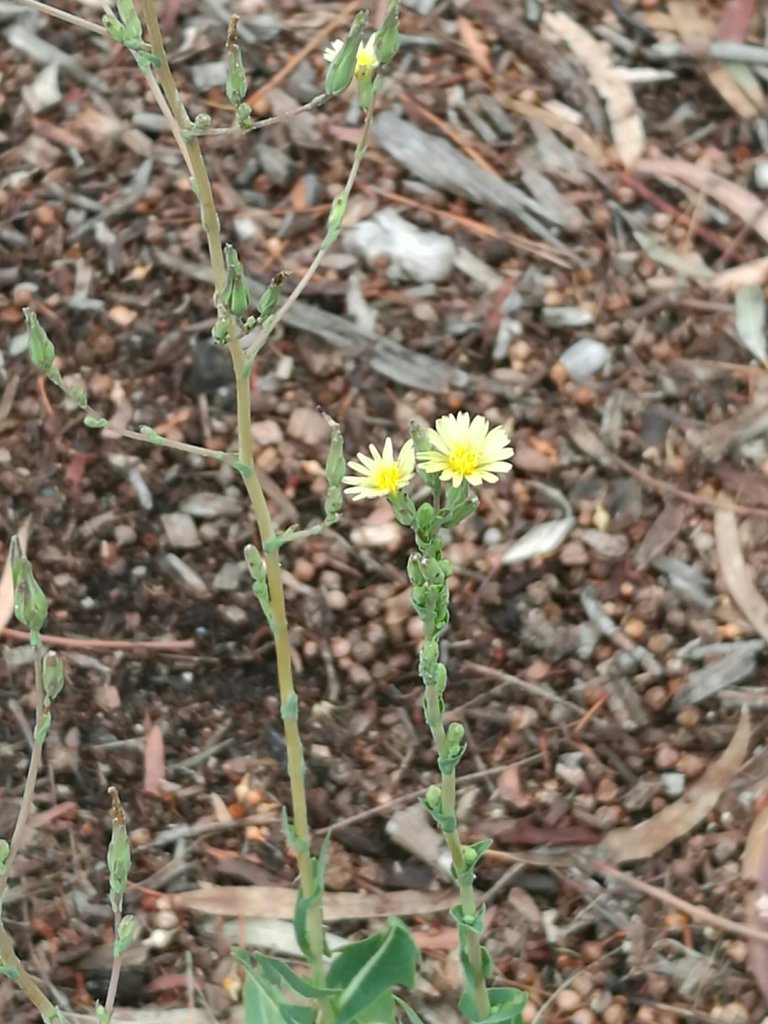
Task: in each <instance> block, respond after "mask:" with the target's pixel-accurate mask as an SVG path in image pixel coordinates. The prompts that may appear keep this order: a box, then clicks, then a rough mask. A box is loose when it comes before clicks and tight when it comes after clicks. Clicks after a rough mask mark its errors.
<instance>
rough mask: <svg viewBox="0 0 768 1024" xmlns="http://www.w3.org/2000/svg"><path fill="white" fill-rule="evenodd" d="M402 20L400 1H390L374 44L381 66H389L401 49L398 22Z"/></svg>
mask: <svg viewBox="0 0 768 1024" xmlns="http://www.w3.org/2000/svg"><path fill="white" fill-rule="evenodd" d="M399 18H400V0H389V4H388V5H387V13H386V14H385V15H384V21H383V22H382V24H381V28H380V29H379V30H378V32H377V33H376V36H375V41H374V44H373V47H374V51H375V53H376V57H377V59H378V61H379V64H381V65H382V66H383V65H384V64H389V62H390V61H391V60H392V58H393V57H394V56H395V54H396V53H397V51H398V50H399V49H400V32H399V31H398V21H399Z"/></svg>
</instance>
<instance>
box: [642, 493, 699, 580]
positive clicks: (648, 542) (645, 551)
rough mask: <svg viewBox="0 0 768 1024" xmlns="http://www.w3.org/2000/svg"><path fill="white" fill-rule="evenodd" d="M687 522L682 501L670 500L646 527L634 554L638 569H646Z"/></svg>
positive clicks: (685, 509)
mask: <svg viewBox="0 0 768 1024" xmlns="http://www.w3.org/2000/svg"><path fill="white" fill-rule="evenodd" d="M687 522H688V508H687V506H686V505H685V504H684V503H683V502H682V501H670V502H668V503H667V504H666V505H665V506H664V508H663V509H662V510H661V512H660V514H659V515H657V516H656V518H655V519H654V520H653V522H652V523H651V525H650V526H649V528H648V533H646V535H645V536H644V537H643V539H642V541H641V542H640V544H639V546H638V548H637V551H636V552H635V555H634V561H635V565H636V566H637V568H638V569H640V570H643V569H647V568H648V566H649V565H650V564H651V562H652V561H653V560H654V558H656V556H657V555H660V554H661V553H662V552H663V551H666V549H667V548H668V547H669V545H670V544H671V543H672V541H673V540H674V539H675V537H676V536H677V535H678V533H679V532H680V530H681V529H682V528H683V526H684V525H685V524H686V523H687Z"/></svg>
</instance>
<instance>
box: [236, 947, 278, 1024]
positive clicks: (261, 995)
mask: <svg viewBox="0 0 768 1024" xmlns="http://www.w3.org/2000/svg"><path fill="white" fill-rule="evenodd" d="M240 963H243V961H242V960H240ZM243 966H245V968H246V972H245V982H244V984H243V1024H285V1017H284V1016H283V1013H282V1010H281V1006H280V998H279V995H278V993H277V992H275V990H274V988H273V987H272V985H270V984H269V982H267V981H266V980H265V979H264V978H260V977H259V976H258V975H257V974H256V973H255V972H254V970H253V968H252V967H250V965H248V964H244V965H243Z"/></svg>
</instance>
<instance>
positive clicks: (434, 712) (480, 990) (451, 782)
mask: <svg viewBox="0 0 768 1024" xmlns="http://www.w3.org/2000/svg"><path fill="white" fill-rule="evenodd" d="M425 701H426V705H427V707H426V709H425V710H426V716H425V717H427V718H428V719H432V720H433V721H436V724H435V725H434V726H432V727H430V729H431V732H432V739H433V741H434V744H435V750H436V751H437V756H438V758H443V757H447V756H448V747H449V744H448V737H447V736H446V733H445V726H444V724H443V722H442V721H441V720H440V698H439V696H438V693H437V687H435V686H431V685H427V686H426V691H425ZM433 716H434V717H433ZM440 788H441V791H442V813H443V814H444V815H445V816H446V817H447V818H453V819H454V821H455V820H456V770H455V769H453V770H451V771H449V772H441V775H440ZM443 836H444V837H445V843H446V846H447V847H448V850H449V852H450V854H451V863H452V864H453V870H454V872H455V874H456V878H457V885H458V889H459V900H460V902H461V911H462V913H463V914H464V916H465V917H466V918H467V920H471V919H472V918H474V917H475V916H476V914H477V902H476V900H475V891H474V889H473V887H472V883H471V882H468V881H466V869H465V866H464V857H463V850H462V845H461V840H460V839H459V833H458V831H457V830H456V829H455V828H454V829H453V830H451V831H450V832H449V831H446V830H443ZM467 952H468V955H469V962H470V965H471V967H472V983H473V992H474V999H475V1006H476V1008H477V1009H478V1011H479V1012H480V1014H481V1015H482V1016H483V1017H487V1016H488V1014H489V1013H490V1009H491V1008H490V1003H489V1002H488V991H487V989H486V985H485V975H484V973H483V958H482V953H481V942H480V936H479V935H478V934H477V932H475V931H468V934H467Z"/></svg>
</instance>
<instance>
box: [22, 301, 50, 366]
mask: <svg viewBox="0 0 768 1024" xmlns="http://www.w3.org/2000/svg"><path fill="white" fill-rule="evenodd" d="M24 319H25V320H26V322H27V336H28V344H29V358H30V359H31V360H32V363H33V365H34V366H36V367H37V369H38V370H41V371H42V372H43V373H48V372H49V371H50V370H51V368H52V367H53V360H54V359H55V358H56V349H55V348H54V347H53V342H52V341H51V339H50V338H49V337H48V335H47V334H46V333H45V330H44V329H43V327H42V326H41V325H40V321H39V320H38V319H37V313H35V312H34V311H33V310H31V309H30V308H29V306H25V307H24Z"/></svg>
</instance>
